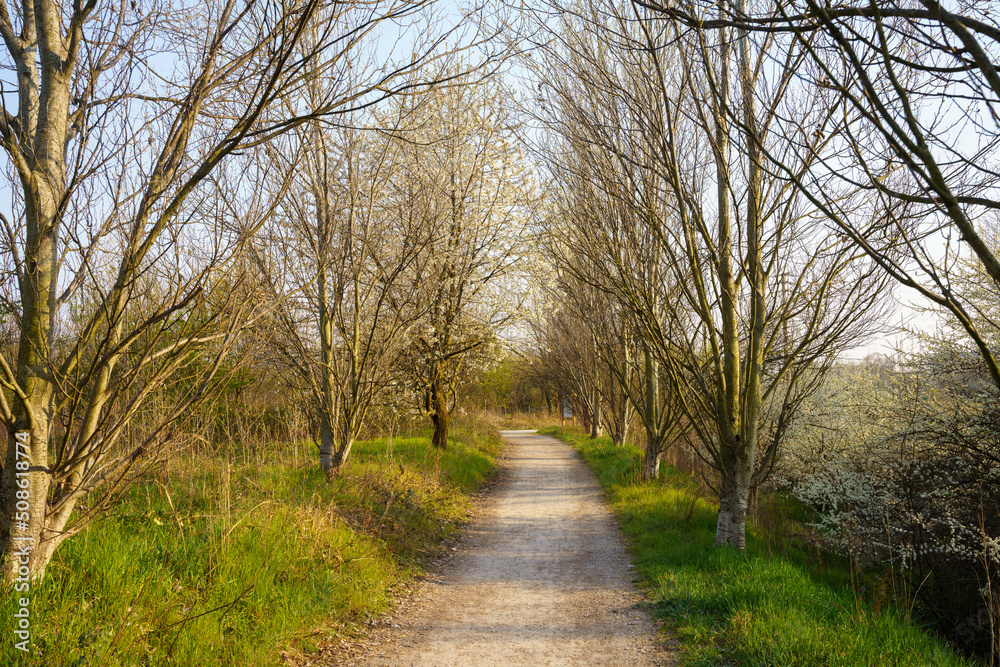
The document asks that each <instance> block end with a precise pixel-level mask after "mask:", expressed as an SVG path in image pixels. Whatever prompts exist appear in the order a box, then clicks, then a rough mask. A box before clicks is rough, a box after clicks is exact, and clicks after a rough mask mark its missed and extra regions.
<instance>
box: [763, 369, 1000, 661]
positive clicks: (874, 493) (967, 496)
mask: <svg viewBox="0 0 1000 667" xmlns="http://www.w3.org/2000/svg"><path fill="white" fill-rule="evenodd" d="M940 352H941V351H940V350H935V353H936V355H932V356H935V363H936V365H929V364H928V360H929V358H928V357H922V358H915V359H913V360H910V361H911V363H910V364H909V365H908V366H907V367H906V368H905V369H903V370H895V369H893V368H892V367H890V366H888V365H886V364H870V363H869V364H864V365H859V366H839V367H836V368H835V369H833V371H832V372H831V373H830V374H829V375H828V377H827V380H826V382H825V383H824V385H823V387H822V388H821V389H820V390H819V391H817V392H816V393H815V394H813V395H812V396H811V397H810V398H809V399H808V403H807V404H806V405H804V406H803V411H802V416H801V417H800V418H799V419H798V420H797V421H796V423H794V424H793V425H792V426H791V427H790V428H789V431H788V433H787V436H786V439H785V444H784V451H783V457H782V460H781V463H780V467H779V469H778V471H777V477H778V480H779V482H780V483H782V484H783V485H784V486H786V487H787V488H788V489H789V490H790V492H791V493H792V494H793V495H794V496H795V497H797V498H799V499H801V500H803V501H804V502H806V503H808V504H809V505H810V506H812V507H813V508H814V509H815V510H816V512H817V514H818V519H817V522H816V525H817V527H818V528H819V529H820V531H821V532H822V533H823V534H824V535H825V536H826V537H827V538H828V539H829V542H830V544H831V545H833V546H834V548H837V549H838V550H839V551H841V552H843V553H845V554H847V555H849V556H850V557H852V558H853V559H855V560H856V562H857V563H859V564H860V565H862V566H870V565H873V564H884V565H891V566H892V567H893V568H894V569H896V570H898V571H901V572H902V573H903V574H904V576H906V577H907V579H908V580H909V581H910V582H911V592H912V593H915V594H917V596H918V598H919V600H920V602H921V608H922V610H923V612H924V613H925V614H926V615H927V616H929V617H930V618H931V619H933V620H934V621H935V622H936V624H937V625H938V627H940V628H941V629H942V630H943V631H944V632H945V634H946V635H947V636H949V638H950V639H952V640H953V641H954V642H955V643H956V644H958V645H960V646H962V647H963V648H965V649H967V650H970V651H972V652H975V653H977V654H979V655H981V656H986V655H989V654H990V653H991V652H996V651H997V649H998V646H997V639H998V635H1000V633H998V632H997V630H998V629H1000V628H998V625H1000V576H998V575H1000V400H998V399H1000V395H997V392H996V391H995V390H993V389H992V385H991V384H990V383H989V382H988V381H987V382H982V381H981V380H982V378H981V376H980V375H978V374H977V373H972V372H969V369H967V368H966V369H963V368H962V366H961V364H960V363H947V364H946V363H944V362H947V361H948V359H947V358H946V357H942V356H941V355H940ZM951 361H952V362H956V361H960V359H951Z"/></svg>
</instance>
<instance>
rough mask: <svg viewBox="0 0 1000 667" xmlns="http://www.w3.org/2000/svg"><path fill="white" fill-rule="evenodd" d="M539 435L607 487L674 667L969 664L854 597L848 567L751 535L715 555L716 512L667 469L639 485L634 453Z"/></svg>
mask: <svg viewBox="0 0 1000 667" xmlns="http://www.w3.org/2000/svg"><path fill="white" fill-rule="evenodd" d="M542 432H543V433H546V434H548V435H552V436H555V437H558V438H561V439H562V440H564V441H566V442H568V443H569V444H571V445H572V446H573V447H575V448H576V449H577V450H578V451H579V452H580V453H581V455H582V456H583V458H584V460H585V461H586V462H587V463H588V465H590V467H591V468H592V469H593V470H594V472H595V474H596V475H597V478H598V480H599V481H600V483H601V485H602V486H603V487H604V488H605V490H606V492H607V495H608V498H609V500H610V502H611V504H612V506H613V508H614V510H615V512H616V514H617V515H618V517H619V520H620V522H621V525H622V529H623V531H624V532H625V534H626V536H627V537H628V539H629V542H630V545H631V549H632V551H633V555H634V560H635V565H636V570H637V572H638V574H639V576H640V577H641V580H642V581H643V583H644V585H645V586H646V587H648V589H649V593H650V597H651V599H652V601H653V603H654V605H655V609H656V611H657V613H658V614H659V615H660V617H661V618H662V619H663V620H664V622H665V624H666V625H667V627H668V628H669V629H670V630H671V632H672V634H673V635H674V636H675V637H676V639H677V640H678V641H679V642H680V650H681V653H682V661H683V664H685V665H698V666H702V665H741V666H746V667H750V666H758V665H759V666H765V665H766V666H775V667H778V666H793V665H801V666H810V667H812V666H816V665H830V666H838V667H839V666H843V667H847V666H861V665H864V666H871V665H880V666H881V665H900V666H903V665H913V666H917V665H921V666H925V665H967V664H970V663H968V662H966V661H965V660H964V659H962V658H960V657H957V656H956V655H955V654H954V653H953V652H952V650H951V649H950V648H949V647H948V646H947V645H946V644H945V643H944V642H943V641H941V640H939V639H937V638H935V637H933V636H932V635H930V634H929V633H927V632H925V631H924V630H922V629H921V628H919V627H917V626H916V625H915V624H914V623H913V622H912V621H911V620H910V619H909V618H908V614H907V610H900V609H895V608H893V607H891V606H886V605H871V604H868V603H866V601H865V600H863V599H862V598H859V596H858V595H857V594H856V592H855V590H854V589H853V588H852V586H851V580H850V572H849V570H847V569H845V568H838V567H836V566H831V565H830V564H829V563H827V564H826V566H825V567H824V568H823V570H822V571H818V570H817V568H815V567H811V566H810V565H809V563H810V555H809V554H808V553H807V551H806V549H805V548H804V547H796V546H794V545H788V544H786V545H784V547H783V548H782V549H781V552H780V553H775V552H774V551H772V550H771V549H770V548H769V547H770V545H769V544H768V543H767V542H766V541H765V540H763V539H761V538H760V537H758V536H757V535H756V534H755V533H754V531H753V530H752V529H751V530H749V531H748V536H747V549H746V552H738V551H735V550H732V549H728V548H722V549H719V548H715V547H714V546H713V544H714V539H715V523H716V518H717V508H716V506H715V505H714V504H713V503H711V502H709V501H708V500H706V499H705V498H702V497H700V494H699V493H698V485H697V484H696V483H695V481H694V480H692V479H691V478H689V477H687V476H685V475H684V474H682V473H680V472H679V471H677V470H676V469H674V468H670V467H667V469H666V470H665V471H664V475H663V476H662V477H661V479H659V480H657V481H656V482H655V483H653V484H642V483H640V470H641V468H640V464H641V453H640V451H639V449H638V448H636V447H633V446H630V445H627V446H615V445H614V444H612V443H611V441H610V440H609V439H608V438H599V439H596V440H591V439H590V438H589V437H588V436H586V435H584V434H582V433H580V432H579V430H576V429H573V428H558V427H556V428H548V429H542Z"/></svg>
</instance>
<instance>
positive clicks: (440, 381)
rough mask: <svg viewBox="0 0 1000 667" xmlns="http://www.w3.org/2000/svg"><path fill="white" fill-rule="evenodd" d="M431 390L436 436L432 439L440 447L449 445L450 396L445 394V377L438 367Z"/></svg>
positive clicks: (432, 416)
mask: <svg viewBox="0 0 1000 667" xmlns="http://www.w3.org/2000/svg"><path fill="white" fill-rule="evenodd" d="M430 392H431V396H430V399H431V401H430V402H431V422H432V423H433V424H434V436H433V438H432V440H431V442H432V443H433V445H434V446H435V447H437V448H438V449H446V448H447V447H448V421H449V417H451V415H450V414H449V412H448V397H447V396H446V395H445V389H444V377H443V376H442V373H441V370H440V368H438V367H435V368H434V371H433V379H432V381H431V386H430Z"/></svg>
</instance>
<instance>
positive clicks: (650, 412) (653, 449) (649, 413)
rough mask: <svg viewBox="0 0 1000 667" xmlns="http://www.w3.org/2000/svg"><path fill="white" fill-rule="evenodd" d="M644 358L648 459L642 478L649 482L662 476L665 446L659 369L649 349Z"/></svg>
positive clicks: (646, 459) (644, 353) (644, 352)
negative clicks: (661, 460)
mask: <svg viewBox="0 0 1000 667" xmlns="http://www.w3.org/2000/svg"><path fill="white" fill-rule="evenodd" d="M643 357H644V359H643V360H644V361H645V367H646V368H645V377H644V380H645V382H644V383H645V385H646V392H645V393H646V396H645V398H646V401H645V403H646V414H645V415H644V417H645V419H644V420H643V421H644V423H645V425H646V457H645V461H644V465H643V469H642V478H643V479H644V480H646V481H647V482H648V481H652V480H654V479H656V478H657V477H658V476H659V474H660V457H661V455H662V453H663V445H662V443H661V442H660V432H659V423H660V419H659V417H660V415H659V407H660V404H659V401H660V377H659V367H658V364H657V363H656V360H655V359H653V355H652V354H651V353H650V352H649V350H648V349H646V350H644V351H643Z"/></svg>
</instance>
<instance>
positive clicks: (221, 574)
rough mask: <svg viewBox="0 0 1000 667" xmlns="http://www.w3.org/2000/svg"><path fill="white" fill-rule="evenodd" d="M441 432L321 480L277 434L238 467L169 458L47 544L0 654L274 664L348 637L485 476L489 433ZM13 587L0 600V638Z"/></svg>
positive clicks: (494, 450) (382, 448) (413, 569)
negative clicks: (18, 627) (20, 627)
mask: <svg viewBox="0 0 1000 667" xmlns="http://www.w3.org/2000/svg"><path fill="white" fill-rule="evenodd" d="M456 436H457V439H456V440H454V441H452V443H451V446H450V447H449V448H448V450H447V451H446V452H440V453H439V452H437V451H435V450H434V449H433V447H431V446H430V440H429V438H427V437H413V438H396V439H394V440H391V441H390V440H385V439H382V440H372V441H367V442H361V443H358V444H357V445H355V450H354V452H353V453H352V456H351V459H349V464H348V466H347V469H346V470H345V471H344V473H343V474H342V475H341V476H340V477H339V478H338V479H336V480H335V481H334V482H333V483H328V482H327V481H326V480H325V477H324V475H323V474H322V472H321V471H320V470H319V467H318V463H317V462H302V464H301V465H300V466H299V467H295V466H293V465H291V464H290V463H288V462H287V461H289V460H291V457H290V456H288V451H290V446H289V445H287V444H286V445H279V446H276V447H275V448H274V449H273V450H272V451H270V452H264V453H261V452H257V453H256V454H255V455H254V456H255V457H256V460H254V461H253V462H252V463H250V464H247V465H244V464H243V463H239V464H235V463H234V464H230V463H229V461H243V460H246V457H245V456H233V457H207V456H206V457H201V456H192V457H189V458H187V459H185V460H182V461H172V462H171V465H170V467H169V472H167V471H164V472H163V473H162V474H160V475H159V477H158V478H156V479H150V480H148V481H146V482H144V483H142V484H140V485H138V486H136V487H134V488H133V489H131V490H130V492H129V493H128V495H127V497H126V498H125V501H124V502H123V503H122V504H121V505H120V506H119V507H118V508H117V509H116V511H115V513H114V514H113V515H112V516H110V517H107V518H105V519H103V520H101V521H100V522H99V523H97V524H94V525H92V526H91V527H89V528H88V529H86V530H85V531H84V532H82V533H81V534H79V535H77V536H75V537H73V538H71V539H70V540H68V541H67V542H66V543H65V544H64V545H63V546H62V547H60V549H59V551H58V552H57V553H56V557H55V559H54V560H53V562H52V563H51V564H50V566H49V569H48V572H47V575H46V578H45V581H44V582H43V583H42V584H41V586H40V587H38V588H33V590H32V591H31V592H30V598H31V605H30V609H31V627H32V640H33V642H34V646H33V651H32V652H31V654H30V655H29V656H23V655H20V652H16V651H14V649H13V648H12V647H11V642H9V641H7V640H6V639H5V641H4V642H2V644H0V664H4V665H8V664H9V665H18V664H22V665H39V666H41V665H45V666H56V665H59V666H67V667H69V666H75V667H80V666H82V665H227V666H228V665H232V666H238V665H247V666H249V665H253V666H257V665H278V664H282V659H281V657H280V654H281V652H282V651H285V652H288V653H289V654H291V655H302V654H309V653H313V652H315V651H317V650H319V649H321V648H322V647H323V646H324V645H327V644H330V643H331V642H333V641H335V640H337V639H338V638H340V637H345V636H351V635H353V634H355V633H356V631H357V626H358V625H360V624H363V623H365V622H367V621H369V620H370V619H373V618H378V617H380V616H381V615H383V614H385V613H386V612H387V611H388V610H389V609H390V607H391V601H392V598H393V593H394V591H395V590H396V589H397V588H398V587H400V586H404V585H405V584H406V582H407V581H408V580H409V579H411V578H412V577H413V576H414V575H415V574H416V573H417V572H418V571H419V567H420V564H421V563H422V562H424V561H425V559H427V558H430V557H434V556H435V555H437V554H439V553H440V552H441V551H442V550H443V549H444V544H445V541H446V540H447V539H448V538H450V537H453V536H454V535H455V534H456V532H457V531H458V529H459V527H460V525H461V523H462V522H463V521H464V519H465V518H466V516H467V514H468V511H469V509H470V507H471V498H470V496H469V493H470V492H471V491H473V490H474V489H476V488H477V487H479V486H480V485H481V484H482V483H483V482H484V481H485V480H486V479H487V478H488V477H489V476H490V475H491V474H492V472H493V470H494V468H495V462H494V457H495V456H497V455H498V454H499V452H500V450H501V448H502V443H501V441H500V440H499V438H498V437H497V436H496V435H495V434H492V435H491V434H489V432H488V431H487V430H485V429H481V428H478V427H476V426H472V427H464V428H463V427H460V428H458V429H456ZM463 438H464V439H463ZM17 595H20V594H17ZM14 597H15V596H11V595H8V596H7V597H5V598H2V599H0V602H2V605H0V606H2V609H0V614H2V618H3V621H0V626H2V629H3V631H4V636H5V638H7V637H11V634H10V629H9V626H7V625H3V624H6V623H9V621H10V619H11V618H12V614H13V612H14V610H15V607H14V604H15V600H14ZM18 661H20V662H18Z"/></svg>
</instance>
